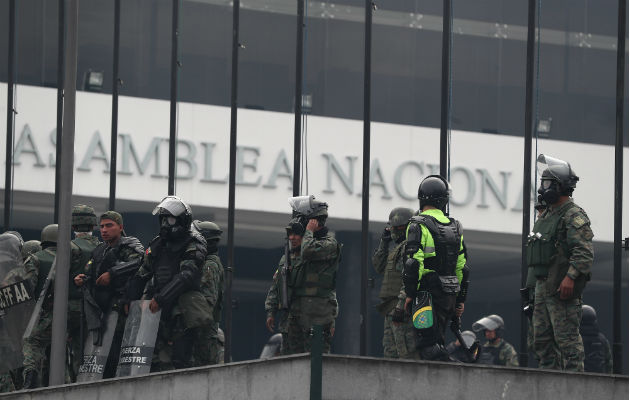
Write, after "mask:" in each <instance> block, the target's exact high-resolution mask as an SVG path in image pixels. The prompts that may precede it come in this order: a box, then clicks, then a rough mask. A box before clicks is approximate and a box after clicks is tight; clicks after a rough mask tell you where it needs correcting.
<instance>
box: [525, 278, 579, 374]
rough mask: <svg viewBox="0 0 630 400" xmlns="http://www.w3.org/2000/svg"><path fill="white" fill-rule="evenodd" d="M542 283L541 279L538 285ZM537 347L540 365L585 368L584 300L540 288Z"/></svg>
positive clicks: (551, 367)
mask: <svg viewBox="0 0 630 400" xmlns="http://www.w3.org/2000/svg"><path fill="white" fill-rule="evenodd" d="M540 284H541V281H538V283H537V286H538V285H540ZM536 289H537V290H536V304H535V307H534V316H533V318H532V321H533V325H534V350H535V352H536V358H537V359H538V360H539V367H540V368H547V369H562V370H566V371H578V372H582V371H584V345H583V344H582V337H581V336H580V320H581V318H582V300H581V299H572V300H567V301H565V300H560V299H559V298H558V297H557V296H542V295H541V296H539V293H541V292H539V290H538V287H537V288H536Z"/></svg>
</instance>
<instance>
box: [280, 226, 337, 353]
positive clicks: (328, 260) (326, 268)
mask: <svg viewBox="0 0 630 400" xmlns="http://www.w3.org/2000/svg"><path fill="white" fill-rule="evenodd" d="M300 257H301V259H302V263H301V264H299V265H298V266H296V268H295V269H294V270H293V271H292V272H291V275H292V277H291V285H292V299H291V307H290V310H289V327H288V343H289V346H288V352H289V353H290V354H295V353H303V352H308V351H310V348H311V327H312V326H313V325H321V326H322V327H323V331H324V352H326V353H328V352H330V346H331V344H332V335H331V329H333V328H334V321H335V318H336V317H337V314H338V303H337V293H336V290H335V287H336V278H337V269H338V267H339V259H340V258H341V245H340V244H339V243H337V240H335V238H334V237H332V236H331V235H329V234H328V228H327V227H323V228H322V229H320V230H318V231H317V232H315V233H313V232H311V231H309V230H307V231H306V232H305V233H304V237H303V239H302V246H301V249H300Z"/></svg>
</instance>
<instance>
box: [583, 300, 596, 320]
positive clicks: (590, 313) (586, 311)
mask: <svg viewBox="0 0 630 400" xmlns="http://www.w3.org/2000/svg"><path fill="white" fill-rule="evenodd" d="M581 325H597V312H595V309H594V308H593V307H591V306H589V305H587V304H584V305H582V322H581Z"/></svg>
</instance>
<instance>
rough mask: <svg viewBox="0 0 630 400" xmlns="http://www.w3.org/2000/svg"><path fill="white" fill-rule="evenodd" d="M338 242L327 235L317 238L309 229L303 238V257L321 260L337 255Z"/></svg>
mask: <svg viewBox="0 0 630 400" xmlns="http://www.w3.org/2000/svg"><path fill="white" fill-rule="evenodd" d="M337 256H338V254H337V242H336V241H335V240H334V239H332V238H330V237H327V238H325V239H315V238H314V237H313V232H311V231H309V230H308V229H307V230H306V232H304V238H303V239H302V257H303V258H306V259H308V260H310V261H319V260H326V259H332V258H335V257H337Z"/></svg>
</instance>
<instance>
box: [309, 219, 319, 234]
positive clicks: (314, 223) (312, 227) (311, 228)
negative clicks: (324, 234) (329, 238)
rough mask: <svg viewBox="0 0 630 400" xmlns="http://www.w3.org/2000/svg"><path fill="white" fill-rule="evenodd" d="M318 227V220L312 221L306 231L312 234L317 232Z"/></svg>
mask: <svg viewBox="0 0 630 400" xmlns="http://www.w3.org/2000/svg"><path fill="white" fill-rule="evenodd" d="M318 227H319V222H317V220H316V219H315V218H313V219H310V220H309V221H308V225H306V229H307V230H309V231H311V232H315V231H316V230H317V228H318Z"/></svg>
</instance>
